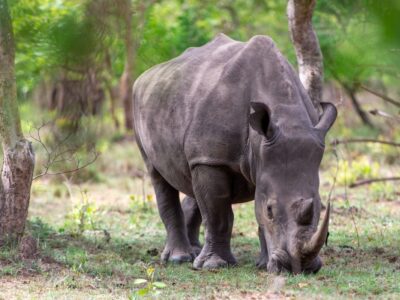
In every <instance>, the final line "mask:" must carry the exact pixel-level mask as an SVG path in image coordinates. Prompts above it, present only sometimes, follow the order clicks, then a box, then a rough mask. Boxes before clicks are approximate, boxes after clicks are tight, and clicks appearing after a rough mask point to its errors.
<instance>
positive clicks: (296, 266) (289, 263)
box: [267, 249, 322, 274]
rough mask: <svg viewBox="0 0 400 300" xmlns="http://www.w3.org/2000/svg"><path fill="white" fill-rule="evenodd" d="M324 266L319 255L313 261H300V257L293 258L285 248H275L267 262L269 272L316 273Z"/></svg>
mask: <svg viewBox="0 0 400 300" xmlns="http://www.w3.org/2000/svg"><path fill="white" fill-rule="evenodd" d="M321 267H322V261H321V259H320V257H319V256H317V257H315V258H313V259H312V260H311V261H307V262H305V263H304V262H303V263H300V262H299V260H298V259H295V258H291V257H290V255H289V253H288V252H286V251H285V250H281V249H278V250H275V251H274V252H273V253H272V255H271V258H270V260H269V262H268V264H267V271H268V272H269V273H275V274H280V273H290V274H300V273H302V274H316V273H317V272H318V271H319V270H320V269H321Z"/></svg>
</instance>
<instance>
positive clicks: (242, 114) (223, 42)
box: [134, 35, 336, 272]
mask: <svg viewBox="0 0 400 300" xmlns="http://www.w3.org/2000/svg"><path fill="white" fill-rule="evenodd" d="M250 107H252V110H251V108H250ZM134 108H135V111H134V114H135V115H134V117H135V118H134V119H135V132H136V134H137V137H138V144H139V147H140V148H141V149H142V151H141V152H142V154H143V156H144V159H145V161H146V165H147V166H148V168H150V169H155V170H157V171H158V172H159V175H160V176H161V177H162V178H164V179H165V180H161V181H160V182H156V181H154V180H153V181H154V183H155V185H157V186H158V187H157V189H158V190H159V192H158V193H157V201H158V202H160V205H159V207H160V208H161V209H160V215H161V217H162V219H163V221H165V222H164V223H165V226H166V228H167V231H170V232H168V237H167V248H166V249H167V250H168V251H169V253H172V256H170V257H173V256H174V253H175V252H177V249H175V248H176V247H178V244H179V241H176V240H170V236H172V237H173V236H179V235H180V234H181V232H184V231H183V230H181V229H180V228H176V227H179V226H175V225H174V224H186V225H185V226H186V227H187V228H186V233H187V235H188V236H190V241H189V238H187V240H188V245H185V246H184V247H182V246H181V245H180V246H179V247H180V249H178V250H179V251H183V252H184V253H191V248H194V247H195V246H196V243H197V247H198V226H200V222H199V220H198V218H197V219H196V218H195V216H196V211H197V212H198V211H200V213H201V216H202V219H203V222H204V223H205V224H206V242H205V245H204V247H203V249H202V251H201V253H200V254H199V256H198V257H197V258H196V259H195V261H194V267H195V268H216V267H222V266H226V265H229V264H235V263H236V261H235V259H234V257H233V255H232V253H231V250H230V239H231V232H232V225H233V219H234V216H233V212H232V208H231V205H232V204H234V203H240V202H245V201H249V200H251V199H255V202H256V208H255V211H256V216H257V221H258V222H259V231H260V241H261V247H262V249H261V253H262V256H261V257H260V259H259V261H261V264H262V265H264V266H265V267H267V264H268V265H270V268H268V267H267V268H268V270H269V271H278V272H279V271H280V269H281V268H284V269H288V270H289V271H291V270H294V271H296V272H297V270H298V264H299V260H300V258H294V257H293V256H298V255H297V252H296V251H297V249H300V245H301V244H302V241H297V234H298V232H301V231H302V230H303V229H304V226H300V225H299V224H297V223H296V222H295V221H294V218H295V215H296V212H294V211H293V210H290V209H288V206H289V205H291V204H292V203H293V202H294V201H299V199H300V198H302V197H303V198H305V199H307V198H308V197H310V195H312V194H315V201H316V202H318V201H320V200H319V197H318V185H319V182H318V167H319V163H320V159H321V158H322V153H323V149H322V148H321V147H320V144H318V143H317V142H316V139H320V140H323V138H324V135H325V133H326V130H327V129H326V130H325V131H321V133H322V134H319V133H318V134H316V133H315V132H316V129H315V128H314V124H317V123H318V115H317V112H316V111H315V109H314V107H313V105H312V103H311V100H310V99H309V98H308V96H307V94H306V92H305V91H304V89H303V88H302V86H301V84H300V79H299V78H298V76H297V74H295V73H294V71H293V68H291V67H290V65H289V63H288V62H287V61H286V59H285V58H284V57H283V55H282V54H281V53H280V52H279V50H278V49H277V48H276V46H275V45H274V43H273V41H272V40H271V39H270V38H268V37H264V36H255V37H253V38H252V39H250V40H249V41H248V42H237V41H234V40H232V39H230V38H228V37H226V36H224V35H219V36H218V37H217V38H215V39H214V40H213V41H211V42H210V43H208V44H206V45H204V46H202V47H198V48H194V49H191V50H189V51H185V52H184V53H183V54H182V55H181V56H179V57H177V58H175V59H173V60H171V61H169V62H167V63H164V64H162V65H161V66H155V67H154V68H152V69H151V70H150V71H147V72H145V73H144V75H142V76H141V77H140V78H139V79H138V80H137V82H136V83H135V86H134ZM326 112H327V114H328V116H325V117H324V118H321V120H323V121H324V123H327V124H322V125H321V126H319V127H318V128H328V129H329V127H330V125H331V123H333V121H334V119H335V118H334V115H335V113H336V112H335V111H334V110H332V109H327V110H326ZM256 117H257V119H255V118H256ZM263 120H265V121H263ZM261 122H269V123H268V124H263V123H261ZM318 124H319V123H318ZM265 128H268V130H267V132H268V133H271V135H268V136H265V135H264V131H263V129H264V130H265ZM150 176H152V177H154V176H155V175H154V174H153V175H152V174H150ZM155 187H156V186H155ZM171 190H175V191H181V192H183V193H185V194H186V195H187V196H189V197H190V198H191V199H193V200H194V201H195V202H193V201H192V202H191V203H192V204H193V203H196V202H197V206H196V205H185V209H184V213H185V215H184V216H183V213H182V214H179V213H177V212H176V211H174V210H173V209H172V210H170V209H169V208H168V207H169V206H171V205H172V204H173V203H176V202H175V201H176V200H175V199H176V198H175V196H174V195H175V194H173V193H168V192H167V191H171ZM185 199H186V198H185ZM269 199H275V200H274V203H275V204H274V207H273V212H274V220H273V221H268V216H267V215H266V211H265V209H264V208H263V207H264V206H265V204H266V203H268V202H269V201H270V200H269ZM185 201H190V200H185ZM318 209H319V206H318V205H317V206H316V208H315V212H314V214H313V216H312V217H313V221H312V222H311V223H312V224H311V225H310V226H308V227H309V228H311V229H310V230H314V226H315V224H317V223H318V218H319V211H318ZM163 211H164V212H163ZM317 215H318V216H317ZM197 216H198V213H197ZM200 219H201V218H200ZM188 224H192V225H188ZM306 227H307V226H306ZM174 231H175V232H174ZM303 232H308V231H307V230H305V231H303ZM310 232H311V231H310ZM196 236H197V238H196ZM299 236H300V234H299ZM184 239H185V238H184ZM174 243H176V245H175V244H174ZM183 244H184V243H183ZM168 247H169V248H168ZM185 247H186V248H185ZM182 248H183V249H182ZM274 253H275V254H276V255H273V254H274ZM268 254H270V255H269V256H268ZM273 256H274V259H275V260H274V259H273V258H272V257H273ZM175 257H176V255H175ZM178 258H179V257H178ZM314 265H315V266H317V264H314ZM317 267H318V266H317ZM316 269H317V268H315V269H314V270H316Z"/></svg>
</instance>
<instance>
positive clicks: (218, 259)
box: [193, 247, 237, 270]
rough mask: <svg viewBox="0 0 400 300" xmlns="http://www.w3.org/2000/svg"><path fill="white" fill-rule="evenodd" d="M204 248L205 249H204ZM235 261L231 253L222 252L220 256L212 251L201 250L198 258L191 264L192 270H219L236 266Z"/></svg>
mask: <svg viewBox="0 0 400 300" xmlns="http://www.w3.org/2000/svg"><path fill="white" fill-rule="evenodd" d="M205 248H206V247H205ZM236 264H237V262H236V259H235V257H234V256H233V255H232V253H230V251H229V252H227V251H224V252H222V253H220V254H217V253H215V252H212V251H207V249H203V250H202V252H201V253H200V254H199V256H197V257H196V259H195V260H194V262H193V268H195V269H198V270H199V269H207V270H213V269H219V268H224V267H228V266H234V265H236Z"/></svg>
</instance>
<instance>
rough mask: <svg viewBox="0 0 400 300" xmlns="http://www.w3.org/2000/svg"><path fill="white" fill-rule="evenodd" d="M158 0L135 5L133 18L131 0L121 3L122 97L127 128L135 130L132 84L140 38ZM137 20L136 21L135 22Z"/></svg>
mask: <svg viewBox="0 0 400 300" xmlns="http://www.w3.org/2000/svg"><path fill="white" fill-rule="evenodd" d="M155 2H156V0H149V1H140V2H139V3H138V4H137V6H136V7H135V10H136V14H135V15H136V17H135V20H134V19H133V11H132V10H133V8H132V4H131V1H130V0H124V1H123V3H122V4H121V7H120V8H122V9H123V18H124V21H125V27H126V28H125V36H124V39H125V67H124V73H123V74H122V76H121V79H120V97H121V99H122V103H123V106H124V113H125V128H126V129H127V130H133V106H132V97H131V95H132V86H133V81H134V68H135V60H136V54H137V51H138V48H139V47H140V40H141V38H142V34H143V31H144V26H145V23H146V14H147V12H148V10H149V9H150V7H151V6H152V5H153V4H154V3H155ZM134 21H135V22H134ZM133 24H134V25H135V26H134V27H135V39H134V38H133V32H132V25H133Z"/></svg>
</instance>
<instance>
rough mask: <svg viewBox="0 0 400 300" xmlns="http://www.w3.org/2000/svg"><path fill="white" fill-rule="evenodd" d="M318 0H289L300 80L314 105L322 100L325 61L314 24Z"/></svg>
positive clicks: (291, 28)
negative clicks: (314, 12) (313, 16)
mask: <svg viewBox="0 0 400 300" xmlns="http://www.w3.org/2000/svg"><path fill="white" fill-rule="evenodd" d="M315 1H316V0H288V5H287V16H288V20H289V31H290V35H291V38H292V42H293V45H294V47H295V50H296V57H297V63H298V66H299V75H300V80H301V82H302V84H303V86H304V88H305V89H306V91H307V92H308V95H309V96H310V98H311V100H312V102H313V104H314V106H315V107H316V108H317V109H318V110H319V109H320V105H319V103H320V101H321V100H322V84H323V76H324V69H323V61H322V53H321V49H320V46H319V42H318V37H317V35H316V34H315V31H314V29H313V26H312V15H313V10H314V7H315Z"/></svg>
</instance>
